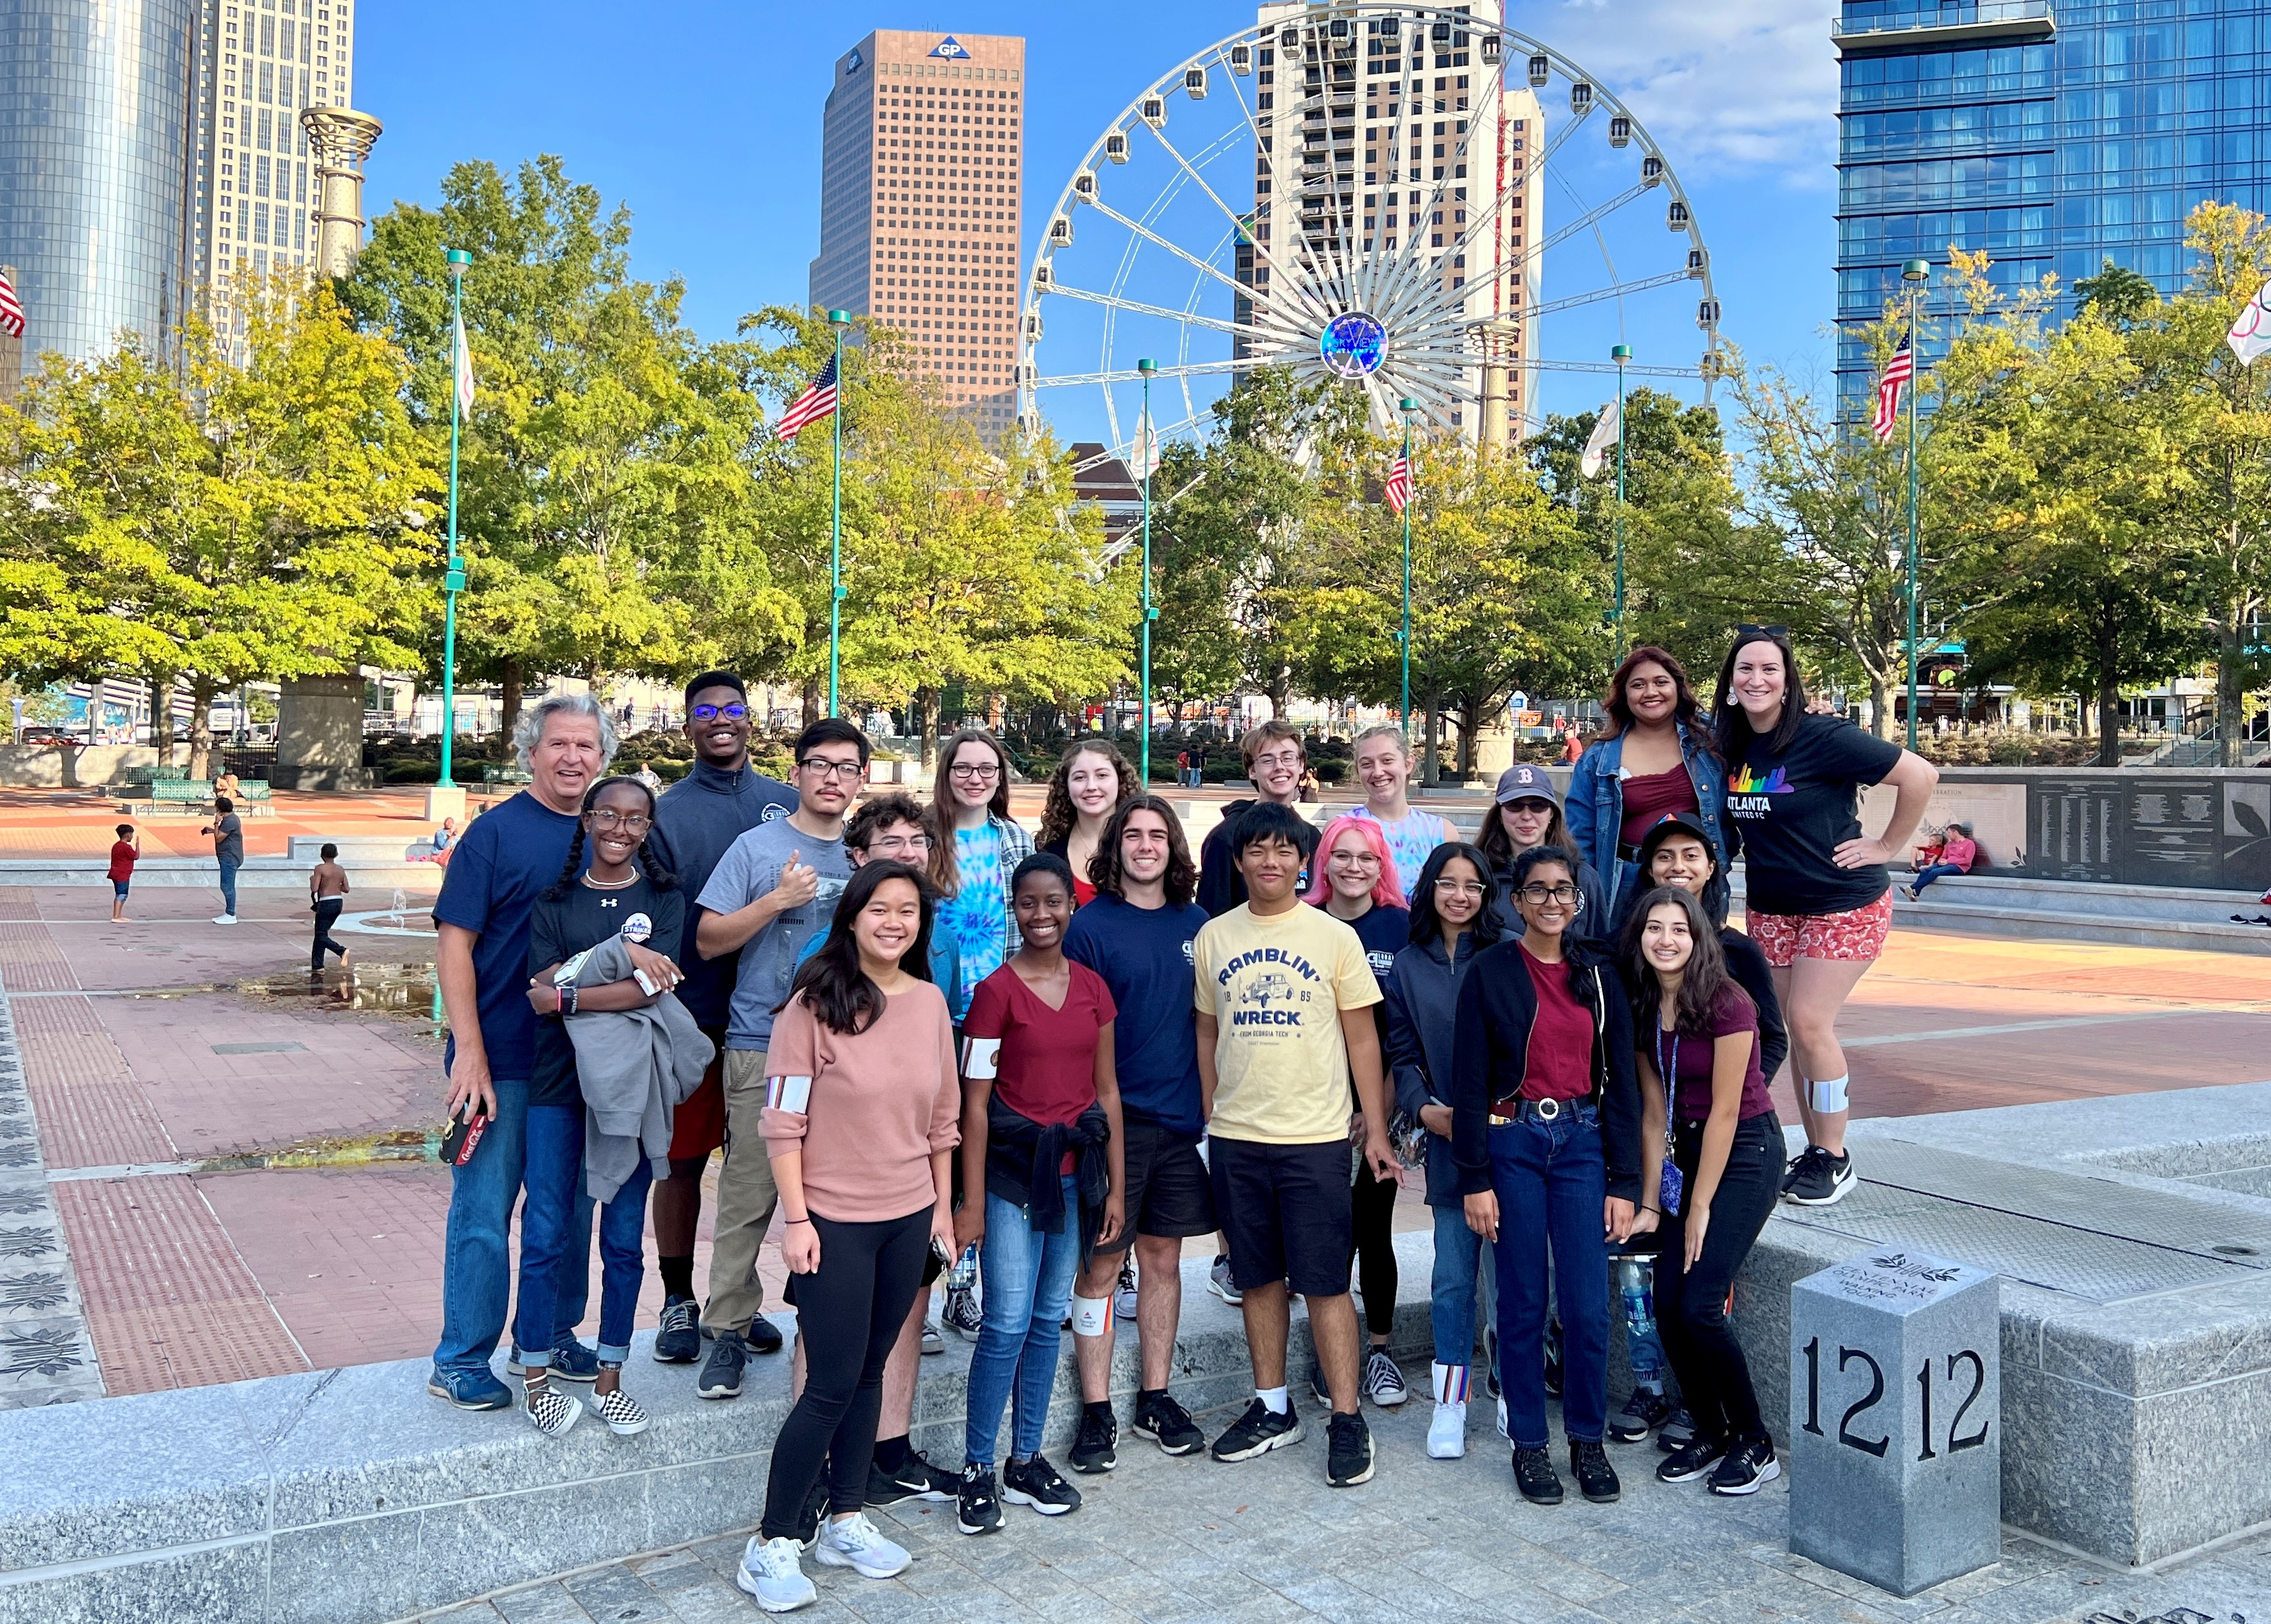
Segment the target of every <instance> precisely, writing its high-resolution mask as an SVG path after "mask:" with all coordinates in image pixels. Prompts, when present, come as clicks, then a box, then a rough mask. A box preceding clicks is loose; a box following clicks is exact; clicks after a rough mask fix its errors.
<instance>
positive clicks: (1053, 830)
mask: <svg viewBox="0 0 2271 1624" xmlns="http://www.w3.org/2000/svg"><path fill="white" fill-rule="evenodd" d="M1082 756H1103V757H1104V759H1105V760H1106V762H1108V763H1109V764H1111V767H1112V772H1113V777H1114V778H1117V779H1118V780H1119V783H1120V793H1119V795H1118V797H1117V798H1116V799H1115V800H1114V801H1113V803H1112V809H1113V812H1116V811H1118V810H1119V809H1120V808H1121V807H1123V806H1125V805H1126V804H1127V803H1128V797H1129V796H1130V795H1133V794H1135V793H1136V792H1137V791H1138V790H1140V789H1142V788H1143V786H1142V785H1141V784H1138V783H1137V782H1136V764H1134V763H1133V762H1131V761H1129V760H1128V757H1127V756H1123V755H1121V753H1120V747H1119V746H1118V745H1116V744H1114V743H1113V741H1111V740H1109V739H1106V738H1104V737H1101V736H1100V735H1099V736H1097V737H1092V738H1087V739H1075V740H1074V741H1072V742H1071V743H1070V744H1068V745H1067V746H1065V752H1064V754H1063V755H1061V756H1058V757H1057V770H1056V771H1054V772H1052V773H1051V774H1049V798H1048V801H1047V803H1046V805H1045V806H1043V808H1041V832H1040V833H1039V835H1038V836H1036V837H1035V838H1034V844H1035V845H1037V846H1054V845H1055V844H1056V843H1057V842H1058V841H1060V840H1063V839H1067V838H1069V837H1070V836H1071V834H1072V831H1073V825H1074V824H1076V823H1078V822H1079V821H1080V813H1079V812H1078V811H1077V810H1076V808H1074V806H1073V804H1072V764H1073V763H1074V762H1076V761H1077V760H1079V759H1080V758H1081V757H1082ZM1111 815H1112V814H1111V813H1109V812H1107V813H1106V814H1105V816H1106V817H1109V816H1111Z"/></svg>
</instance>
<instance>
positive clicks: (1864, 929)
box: [1744, 890, 1893, 970]
mask: <svg viewBox="0 0 2271 1624" xmlns="http://www.w3.org/2000/svg"><path fill="white" fill-rule="evenodd" d="M1744 923H1745V924H1746V925H1747V926H1748V927H1750V933H1751V940H1752V941H1754V942H1757V943H1758V944H1759V951H1761V953H1764V954H1765V955H1766V956H1767V963H1768V964H1769V965H1773V966H1774V967H1775V968H1776V969H1777V970H1786V969H1788V968H1789V967H1790V965H1791V964H1793V963H1795V962H1796V961H1797V960H1798V959H1801V958H1843V959H1863V960H1866V959H1873V958H1875V957H1879V956H1880V954H1882V953H1883V952H1884V950H1885V935H1886V933H1887V932H1888V931H1889V930H1891V929H1892V927H1893V893H1892V892H1891V891H1890V890H1887V891H1886V892H1885V894H1884V895H1883V896H1881V897H1880V898H1877V900H1876V901H1874V902H1873V903H1871V904H1870V905H1868V906H1867V907H1865V908H1850V909H1848V910H1847V911H1846V912H1844V913H1762V912H1761V911H1760V910H1759V909H1757V908H1752V909H1750V910H1748V912H1747V913H1746V917H1745V920H1744Z"/></svg>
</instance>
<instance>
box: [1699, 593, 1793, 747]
mask: <svg viewBox="0 0 2271 1624" xmlns="http://www.w3.org/2000/svg"><path fill="white" fill-rule="evenodd" d="M1754 643H1771V644H1774V645H1775V647H1776V648H1778V649H1780V650H1781V651H1782V672H1783V694H1782V719H1781V720H1779V721H1777V722H1776V724H1775V730H1774V732H1773V733H1772V734H1769V735H1768V739H1767V748H1768V749H1770V750H1775V751H1777V752H1779V751H1782V750H1786V749H1789V748H1790V744H1791V740H1793V739H1795V738H1797V737H1798V724H1799V723H1801V722H1803V721H1804V720H1805V719H1806V682H1805V679H1804V678H1802V677H1800V676H1799V675H1798V656H1797V655H1796V654H1795V653H1793V652H1791V646H1790V633H1788V632H1787V631H1784V630H1783V629H1781V628H1779V627H1776V626H1745V627H1742V628H1740V629H1738V630H1737V631H1736V633H1735V642H1734V645H1733V646H1732V647H1731V648H1730V649H1729V650H1728V651H1727V658H1726V659H1725V660H1724V661H1723V662H1722V663H1721V665H1720V667H1719V686H1718V687H1717V688H1716V689H1712V691H1711V724H1712V726H1713V728H1714V729H1715V730H1716V732H1717V734H1718V735H1719V740H1718V743H1719V758H1720V759H1721V760H1722V761H1724V762H1725V763H1726V764H1728V766H1729V767H1730V768H1732V767H1734V766H1736V765H1737V764H1739V763H1740V762H1741V761H1742V759H1743V757H1744V756H1745V755H1746V753H1747V752H1748V751H1749V749H1750V748H1751V740H1752V738H1753V737H1754V734H1752V732H1751V718H1750V713H1749V712H1748V711H1746V710H1744V709H1743V707H1742V705H1741V704H1740V703H1739V702H1738V701H1737V699H1736V698H1735V657H1736V656H1737V655H1738V654H1740V653H1741V652H1743V651H1744V650H1745V649H1746V648H1748V647H1750V646H1751V644H1754Z"/></svg>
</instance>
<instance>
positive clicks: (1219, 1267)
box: [1207, 1257, 1246, 1308]
mask: <svg viewBox="0 0 2271 1624" xmlns="http://www.w3.org/2000/svg"><path fill="white" fill-rule="evenodd" d="M1207 1290H1209V1291H1210V1292H1213V1293H1214V1294H1215V1295H1216V1296H1217V1297H1219V1298H1221V1299H1222V1300H1223V1301H1225V1302H1226V1303H1228V1304H1229V1305H1230V1306H1231V1307H1233V1308H1235V1307H1238V1306H1239V1305H1240V1303H1242V1302H1244V1301H1245V1300H1246V1293H1245V1292H1241V1291H1240V1290H1239V1289H1238V1282H1237V1281H1235V1280H1233V1279H1232V1278H1230V1259H1228V1258H1227V1257H1217V1258H1216V1259H1215V1260H1214V1263H1213V1264H1212V1266H1211V1267H1210V1268H1209V1269H1208V1270H1207Z"/></svg>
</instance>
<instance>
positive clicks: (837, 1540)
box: [813, 1511, 914, 1579]
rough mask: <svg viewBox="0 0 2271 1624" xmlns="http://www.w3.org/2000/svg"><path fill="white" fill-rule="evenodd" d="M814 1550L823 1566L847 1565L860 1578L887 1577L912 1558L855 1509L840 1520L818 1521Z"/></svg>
mask: <svg viewBox="0 0 2271 1624" xmlns="http://www.w3.org/2000/svg"><path fill="white" fill-rule="evenodd" d="M813 1554H814V1555H815V1556H817V1557H818V1558H819V1559H820V1565H821V1566H822V1567H823V1568H850V1569H851V1570H852V1571H853V1572H854V1573H856V1574H858V1575H859V1576H860V1577H861V1578H863V1579H888V1578H890V1577H892V1576H894V1575H897V1574H902V1573H905V1571H906V1569H907V1564H908V1563H909V1562H911V1561H913V1560H914V1558H912V1557H911V1556H909V1555H908V1554H907V1553H905V1551H903V1550H901V1549H900V1548H899V1547H898V1546H895V1545H893V1544H892V1543H891V1542H890V1540H888V1539H886V1538H883V1531H882V1530H881V1529H880V1528H877V1527H876V1526H875V1524H874V1523H870V1522H869V1521H868V1520H867V1513H866V1512H864V1511H855V1512H853V1514H852V1515H851V1516H847V1517H845V1518H843V1519H842V1520H841V1521H835V1520H831V1521H829V1522H826V1523H822V1524H821V1525H820V1544H819V1545H818V1546H815V1548H814V1551H813Z"/></svg>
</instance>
